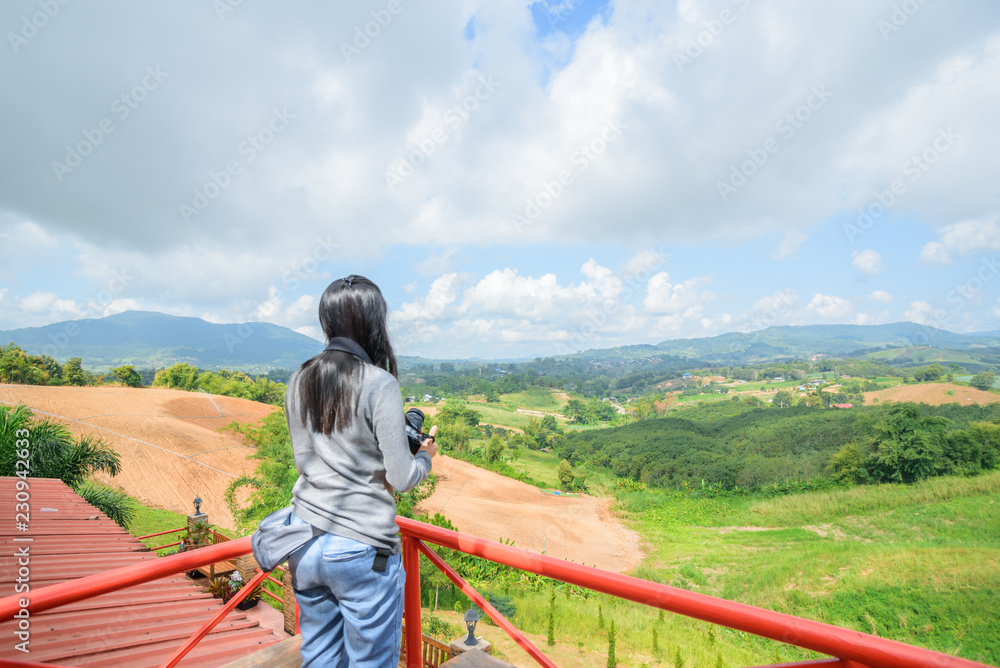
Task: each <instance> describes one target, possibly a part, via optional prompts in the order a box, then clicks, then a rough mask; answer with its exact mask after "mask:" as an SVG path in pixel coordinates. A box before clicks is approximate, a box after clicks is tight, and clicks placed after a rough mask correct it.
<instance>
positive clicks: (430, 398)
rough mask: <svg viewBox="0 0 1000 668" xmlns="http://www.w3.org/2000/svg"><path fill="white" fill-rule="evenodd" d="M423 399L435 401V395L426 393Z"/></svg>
mask: <svg viewBox="0 0 1000 668" xmlns="http://www.w3.org/2000/svg"><path fill="white" fill-rule="evenodd" d="M421 401H434V397H432V396H431V395H429V394H425V395H424V398H423V399H421Z"/></svg>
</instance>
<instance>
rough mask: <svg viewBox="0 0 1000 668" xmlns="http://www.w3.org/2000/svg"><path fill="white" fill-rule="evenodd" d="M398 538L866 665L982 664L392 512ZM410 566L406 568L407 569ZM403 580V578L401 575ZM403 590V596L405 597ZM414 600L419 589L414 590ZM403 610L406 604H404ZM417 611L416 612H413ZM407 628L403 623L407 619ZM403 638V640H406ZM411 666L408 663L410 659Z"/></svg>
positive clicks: (957, 667)
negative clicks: (397, 526) (578, 561)
mask: <svg viewBox="0 0 1000 668" xmlns="http://www.w3.org/2000/svg"><path fill="white" fill-rule="evenodd" d="M396 523H397V524H398V525H399V527H400V529H401V533H402V535H403V537H404V540H405V539H407V538H409V539H414V538H419V539H420V540H424V541H427V542H430V543H434V544H435V545H440V546H442V547H447V548H451V549H453V550H459V551H461V552H465V553H466V554H471V555H473V556H476V557H482V558H484V559H489V560H490V561H495V562H497V563H500V564H505V565H507V566H512V567H514V568H518V569H520V570H523V571H529V572H532V573H536V574H538V575H543V576H546V577H550V578H553V579H556V580H561V581H562V582H567V583H569V584H575V585H578V586H581V587H586V588H587V589H591V590H594V591H599V592H602V593H605V594H610V595H612V596H617V597H618V598H624V599H627V600H630V601H635V602H637V603H643V604H645V605H649V606H652V607H656V608H662V609H664V610H669V611H671V612H676V613H680V614H682V615H685V616H687V617H693V618H695V619H701V620H703V621H706V622H711V623H713V624H721V625H722V626H728V627H729V628H732V629H737V630H739V631H745V632H746V633H752V634H754V635H757V636H762V637H764V638H771V639H772V640H777V641H779V642H783V643H787V644H789V645H796V646H798V647H803V648H805V649H810V650H813V651H816V652H820V653H822V654H827V655H831V656H834V657H839V658H840V659H849V660H851V661H856V662H858V663H861V664H863V665H864V666H869V667H870V668H912V666H933V667H934V668H973V667H974V666H975V667H978V668H983V665H984V664H981V663H976V662H974V661H969V660H967V659H961V658H958V657H954V656H949V655H947V654H942V653H940V652H934V651H932V650H928V649H923V648H920V647H914V646H912V645H906V644H904V643H901V642H896V641H894V640H886V639H885V638H879V637H877V636H873V635H869V634H867V633H860V632H858V631H851V630H848V629H844V628H840V627H838V626H832V625H830V624H823V623H822V622H814V621H812V620H809V619H802V618H800V617H793V616H792V615H786V614H783V613H780V612H774V611H772V610H765V609H763V608H756V607H754V606H751V605H745V604H743V603H735V602H733V601H727V600H724V599H721V598H715V597H714V596H707V595H705V594H697V593H695V592H690V591H686V590H684V589H678V588H676V587H670V586H667V585H661V584H657V583H654V582H648V581H646V580H640V579H639V578H634V577H630V576H628V575H619V574H617V573H610V572H608V571H602V570H600V569H597V568H591V567H589V566H581V565H580V564H575V563H573V562H569V561H562V560H560V559H555V558H553V557H549V556H546V555H542V554H537V553H535V552H529V551H528V550H522V549H520V548H515V547H511V546H508V545H504V544H502V543H497V542H495V541H491V540H485V539H483V538H477V537H475V536H470V535H468V534H461V533H458V532H457V531H449V530H448V529H442V528H441V527H436V526H432V525H430V524H424V523H422V522H416V521H414V520H411V519H407V518H404V517H397V518H396ZM409 572H410V571H409V570H408V571H407V573H409ZM407 580H408V581H409V577H407ZM409 594H410V593H409V589H407V596H409ZM417 597H418V598H417V601H418V603H417V605H419V591H418V592H417ZM407 612H408V613H409V608H407ZM418 614H419V612H418ZM408 627H409V624H408ZM409 640H410V639H409V638H407V642H409ZM410 665H412V664H410Z"/></svg>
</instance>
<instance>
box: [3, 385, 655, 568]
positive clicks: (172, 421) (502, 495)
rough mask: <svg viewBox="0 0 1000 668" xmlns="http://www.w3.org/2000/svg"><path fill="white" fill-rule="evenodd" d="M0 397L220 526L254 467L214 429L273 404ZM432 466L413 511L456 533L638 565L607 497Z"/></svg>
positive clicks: (26, 392)
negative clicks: (101, 443)
mask: <svg viewBox="0 0 1000 668" xmlns="http://www.w3.org/2000/svg"><path fill="white" fill-rule="evenodd" d="M0 402H3V403H4V404H17V403H23V404H26V405H28V406H29V407H30V408H31V409H32V410H34V411H35V412H36V415H37V416H38V417H45V418H48V419H50V420H53V421H56V422H61V423H63V424H65V425H66V426H67V427H68V428H69V430H70V431H71V432H73V433H74V434H78V435H83V434H90V435H94V436H99V437H100V438H103V439H104V440H105V441H107V442H108V443H109V444H110V445H111V446H112V447H113V448H114V449H115V450H116V451H117V452H118V453H119V454H120V455H121V458H122V472H121V473H120V474H118V475H117V476H115V477H114V478H110V477H106V476H105V477H104V478H103V479H102V482H105V483H108V484H111V485H112V486H114V487H117V488H120V489H124V490H125V492H127V493H128V494H130V495H132V496H134V497H135V498H137V499H139V500H140V501H141V502H142V503H144V504H147V505H150V506H156V507H160V508H166V509H168V510H173V511H176V512H181V513H190V512H192V511H193V507H192V504H191V502H192V500H193V499H194V497H195V496H200V497H201V498H202V499H203V501H204V502H203V504H202V510H204V511H205V512H206V513H208V515H209V519H210V520H211V521H212V522H213V523H215V524H219V525H221V526H223V527H226V528H233V526H234V523H233V518H232V515H231V514H230V513H229V510H228V509H227V508H226V505H225V502H224V501H223V493H224V492H225V489H226V486H227V485H228V484H229V483H230V482H231V481H232V480H233V478H235V477H238V476H240V475H243V474H244V473H251V472H253V469H254V468H255V466H256V461H255V460H253V459H247V455H249V454H250V448H249V447H247V446H245V445H243V443H242V439H240V438H239V437H238V436H236V435H233V434H231V433H229V432H224V433H219V432H218V431H217V430H218V429H219V428H220V427H225V426H227V425H228V424H230V423H231V422H233V421H236V422H240V423H247V422H256V421H257V420H259V419H260V418H262V417H264V416H266V415H267V414H268V413H270V412H271V411H272V410H274V408H273V407H272V406H267V405H265V404H259V403H256V402H253V401H247V400H244V399H234V398H231V397H221V396H218V395H209V394H203V393H195V392H182V391H179V390H163V389H155V388H140V389H132V388H124V387H86V388H75V387H34V386H27V385H0ZM434 472H435V473H436V474H437V475H438V476H439V482H438V487H437V490H436V491H435V493H434V494H433V495H432V496H431V497H430V498H428V499H426V500H425V501H424V502H423V503H422V504H421V505H420V506H419V507H418V510H419V511H420V512H428V513H431V514H433V513H435V512H440V513H442V514H444V515H445V517H447V518H448V519H450V520H451V521H452V522H453V523H454V524H455V526H457V527H458V528H459V530H460V531H463V532H466V533H470V534H473V535H476V536H480V537H482V538H488V539H491V540H500V539H512V540H513V541H514V544H515V545H516V546H517V547H522V548H526V549H529V550H534V551H537V552H542V551H544V552H545V553H546V554H548V555H551V556H555V557H559V558H562V559H569V560H571V561H575V562H577V563H583V564H588V565H593V566H598V567H600V568H604V569H607V570H611V571H616V572H625V571H628V570H630V569H632V568H634V567H635V566H637V565H638V564H639V561H640V558H641V556H642V555H641V550H640V546H639V537H638V535H637V534H636V533H634V532H632V531H630V530H629V529H627V528H625V527H624V526H623V525H622V523H621V521H619V520H618V519H617V518H616V517H614V516H613V515H612V514H611V512H610V510H609V505H610V501H609V500H608V499H598V498H594V497H591V496H587V495H581V496H579V497H567V496H554V495H552V494H546V493H543V492H542V491H540V490H539V489H538V488H537V487H532V486H530V485H526V484H524V483H521V482H518V481H516V480H511V479H509V478H504V477H503V476H500V475H497V474H495V473H492V472H489V471H484V470H482V469H479V468H477V467H475V466H472V465H471V464H467V463H465V462H462V461H459V460H456V459H452V458H451V457H436V458H435V460H434Z"/></svg>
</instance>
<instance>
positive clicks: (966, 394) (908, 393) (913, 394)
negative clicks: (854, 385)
mask: <svg viewBox="0 0 1000 668" xmlns="http://www.w3.org/2000/svg"><path fill="white" fill-rule="evenodd" d="M949 393H950V394H949ZM873 399H878V400H879V403H881V402H883V401H914V402H917V403H925V404H931V405H933V406H937V405H940V404H952V403H959V404H962V405H963V406H967V405H970V404H995V403H998V402H1000V394H993V393H991V392H984V391H982V390H977V389H976V388H974V387H965V386H962V385H953V384H951V383H920V384H917V385H897V386H896V387H890V388H888V389H886V390H879V391H877V392H865V404H866V405H871V404H872V403H873V401H872V400H873Z"/></svg>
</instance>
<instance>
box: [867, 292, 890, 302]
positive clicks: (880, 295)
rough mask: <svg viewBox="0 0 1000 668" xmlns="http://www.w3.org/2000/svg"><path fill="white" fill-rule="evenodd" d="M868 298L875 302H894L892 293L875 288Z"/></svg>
mask: <svg viewBox="0 0 1000 668" xmlns="http://www.w3.org/2000/svg"><path fill="white" fill-rule="evenodd" d="M868 299H870V300H872V301H873V302H881V303H882V304H890V303H892V295H890V294H889V293H888V292H886V291H885V290H875V291H874V292H872V293H869V295H868Z"/></svg>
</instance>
